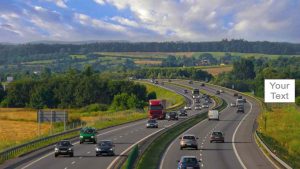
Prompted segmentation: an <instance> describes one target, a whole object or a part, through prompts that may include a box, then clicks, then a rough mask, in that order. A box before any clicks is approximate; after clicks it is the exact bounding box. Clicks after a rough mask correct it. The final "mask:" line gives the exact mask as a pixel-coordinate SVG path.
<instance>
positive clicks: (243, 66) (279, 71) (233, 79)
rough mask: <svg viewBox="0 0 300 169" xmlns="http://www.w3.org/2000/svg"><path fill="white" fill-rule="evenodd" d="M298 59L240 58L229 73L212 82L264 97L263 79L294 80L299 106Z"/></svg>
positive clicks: (299, 63)
mask: <svg viewBox="0 0 300 169" xmlns="http://www.w3.org/2000/svg"><path fill="white" fill-rule="evenodd" d="M299 65H300V57H279V58H277V59H270V58H266V57H265V58H247V59H245V58H242V59H241V60H239V61H236V62H234V64H233V70H232V71H231V72H227V73H222V74H220V75H218V76H217V77H216V78H215V79H214V80H213V82H214V83H215V84H218V85H222V86H225V87H228V88H234V89H236V90H239V91H243V92H254V94H255V95H256V96H259V97H264V79H296V103H297V104H298V105H300V67H299Z"/></svg>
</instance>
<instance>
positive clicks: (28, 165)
mask: <svg viewBox="0 0 300 169" xmlns="http://www.w3.org/2000/svg"><path fill="white" fill-rule="evenodd" d="M142 123H145V121H144V120H142V121H141V122H138V123H135V124H131V125H126V126H123V127H120V128H116V129H113V130H109V131H107V132H104V133H100V134H98V135H97V136H101V135H105V134H108V133H112V132H114V131H118V130H122V129H124V128H128V127H132V126H135V125H139V124H142ZM76 144H79V141H77V142H75V143H74V144H73V145H76ZM52 154H54V152H51V153H48V154H46V155H44V156H42V157H40V158H38V159H36V160H34V161H32V162H31V163H29V164H27V165H26V166H24V167H22V168H21V169H25V168H28V167H30V166H31V165H33V164H34V163H37V162H38V161H40V160H42V159H44V158H46V157H49V156H50V155H52Z"/></svg>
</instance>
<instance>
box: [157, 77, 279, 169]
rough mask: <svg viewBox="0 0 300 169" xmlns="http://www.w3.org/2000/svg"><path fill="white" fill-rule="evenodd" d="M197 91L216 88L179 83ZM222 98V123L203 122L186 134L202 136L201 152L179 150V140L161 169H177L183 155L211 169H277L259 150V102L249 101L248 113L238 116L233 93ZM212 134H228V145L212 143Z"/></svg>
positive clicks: (171, 145)
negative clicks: (213, 132)
mask: <svg viewBox="0 0 300 169" xmlns="http://www.w3.org/2000/svg"><path fill="white" fill-rule="evenodd" d="M176 83H181V84H185V85H189V86H191V87H194V88H200V89H204V90H206V91H209V92H211V93H216V88H215V87H210V86H207V85H206V86H205V87H200V83H195V82H194V84H188V83H187V81H184V82H182V81H176ZM218 96H219V97H221V98H223V99H224V100H225V101H226V102H227V103H228V106H227V108H225V109H224V110H223V111H222V112H221V115H220V121H208V120H204V121H202V122H200V123H198V124H197V125H195V126H194V127H192V128H190V129H189V130H188V131H186V132H185V133H189V134H195V135H196V136H197V137H199V140H198V145H199V149H198V150H180V146H179V137H178V138H176V139H175V140H174V141H173V142H172V143H171V144H170V146H169V147H168V149H167V150H166V151H165V154H164V155H163V157H162V160H161V164H160V169H169V168H170V169H171V168H177V164H178V162H177V160H179V159H180V157H181V156H185V155H192V156H196V157H197V158H198V159H200V160H201V161H202V162H201V163H200V165H201V166H202V167H201V168H209V169H215V168H218V169H223V168H224V169H227V168H228V169H239V168H248V169H267V168H268V169H269V168H274V166H273V164H272V163H271V162H270V161H269V160H268V159H267V158H266V157H265V156H264V155H263V154H262V152H261V151H260V149H259V148H258V147H257V145H256V143H255V140H254V137H253V132H254V131H255V119H256V117H257V115H258V113H259V106H258V105H257V103H256V102H255V101H254V100H252V99H250V98H247V97H246V98H247V103H246V104H245V113H236V108H235V107H230V103H234V102H235V100H236V97H233V93H232V92H229V91H225V93H221V94H220V95H218ZM212 131H222V132H223V133H225V143H210V141H209V139H210V134H211V132H212Z"/></svg>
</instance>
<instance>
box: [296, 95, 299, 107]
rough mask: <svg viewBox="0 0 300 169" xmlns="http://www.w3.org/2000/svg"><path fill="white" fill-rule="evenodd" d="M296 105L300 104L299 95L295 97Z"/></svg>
mask: <svg viewBox="0 0 300 169" xmlns="http://www.w3.org/2000/svg"><path fill="white" fill-rule="evenodd" d="M296 105H298V106H300V96H298V97H296Z"/></svg>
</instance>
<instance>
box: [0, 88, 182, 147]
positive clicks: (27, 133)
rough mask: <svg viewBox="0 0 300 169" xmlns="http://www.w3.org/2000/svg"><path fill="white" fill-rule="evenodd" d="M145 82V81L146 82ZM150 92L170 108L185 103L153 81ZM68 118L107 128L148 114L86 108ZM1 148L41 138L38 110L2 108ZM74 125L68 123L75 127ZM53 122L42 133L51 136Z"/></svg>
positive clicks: (57, 126) (56, 129)
mask: <svg viewBox="0 0 300 169" xmlns="http://www.w3.org/2000/svg"><path fill="white" fill-rule="evenodd" d="M143 84H144V83H143ZM145 85H146V87H147V90H148V92H152V91H155V92H156V93H157V97H158V98H164V99H167V101H168V102H169V103H170V104H169V105H168V106H169V107H174V106H177V105H181V104H183V103H184V101H185V100H184V98H183V97H182V96H181V95H178V94H176V93H173V92H170V91H168V90H166V89H163V88H158V87H156V86H154V85H151V84H146V83H145ZM66 111H67V112H68V113H69V120H72V119H73V120H74V119H80V120H81V121H84V122H85V123H86V125H89V126H93V127H96V128H99V129H101V128H104V127H108V126H112V125H118V124H122V123H125V122H130V121H134V120H138V119H143V118H146V117H147V113H146V111H147V109H145V111H137V110H125V111H118V112H113V111H95V112H88V111H85V109H69V110H66ZM0 124H1V125H0V151H1V150H3V149H5V148H8V147H11V146H15V145H18V144H21V143H24V142H27V141H30V140H32V139H35V138H37V137H38V124H37V117H36V110H34V109H28V108H0ZM72 125H74V124H69V127H72ZM62 130H63V127H62V124H54V126H53V131H54V132H59V131H62ZM50 131H51V125H50V124H49V123H43V124H42V125H41V135H42V136H46V135H49V134H50Z"/></svg>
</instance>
